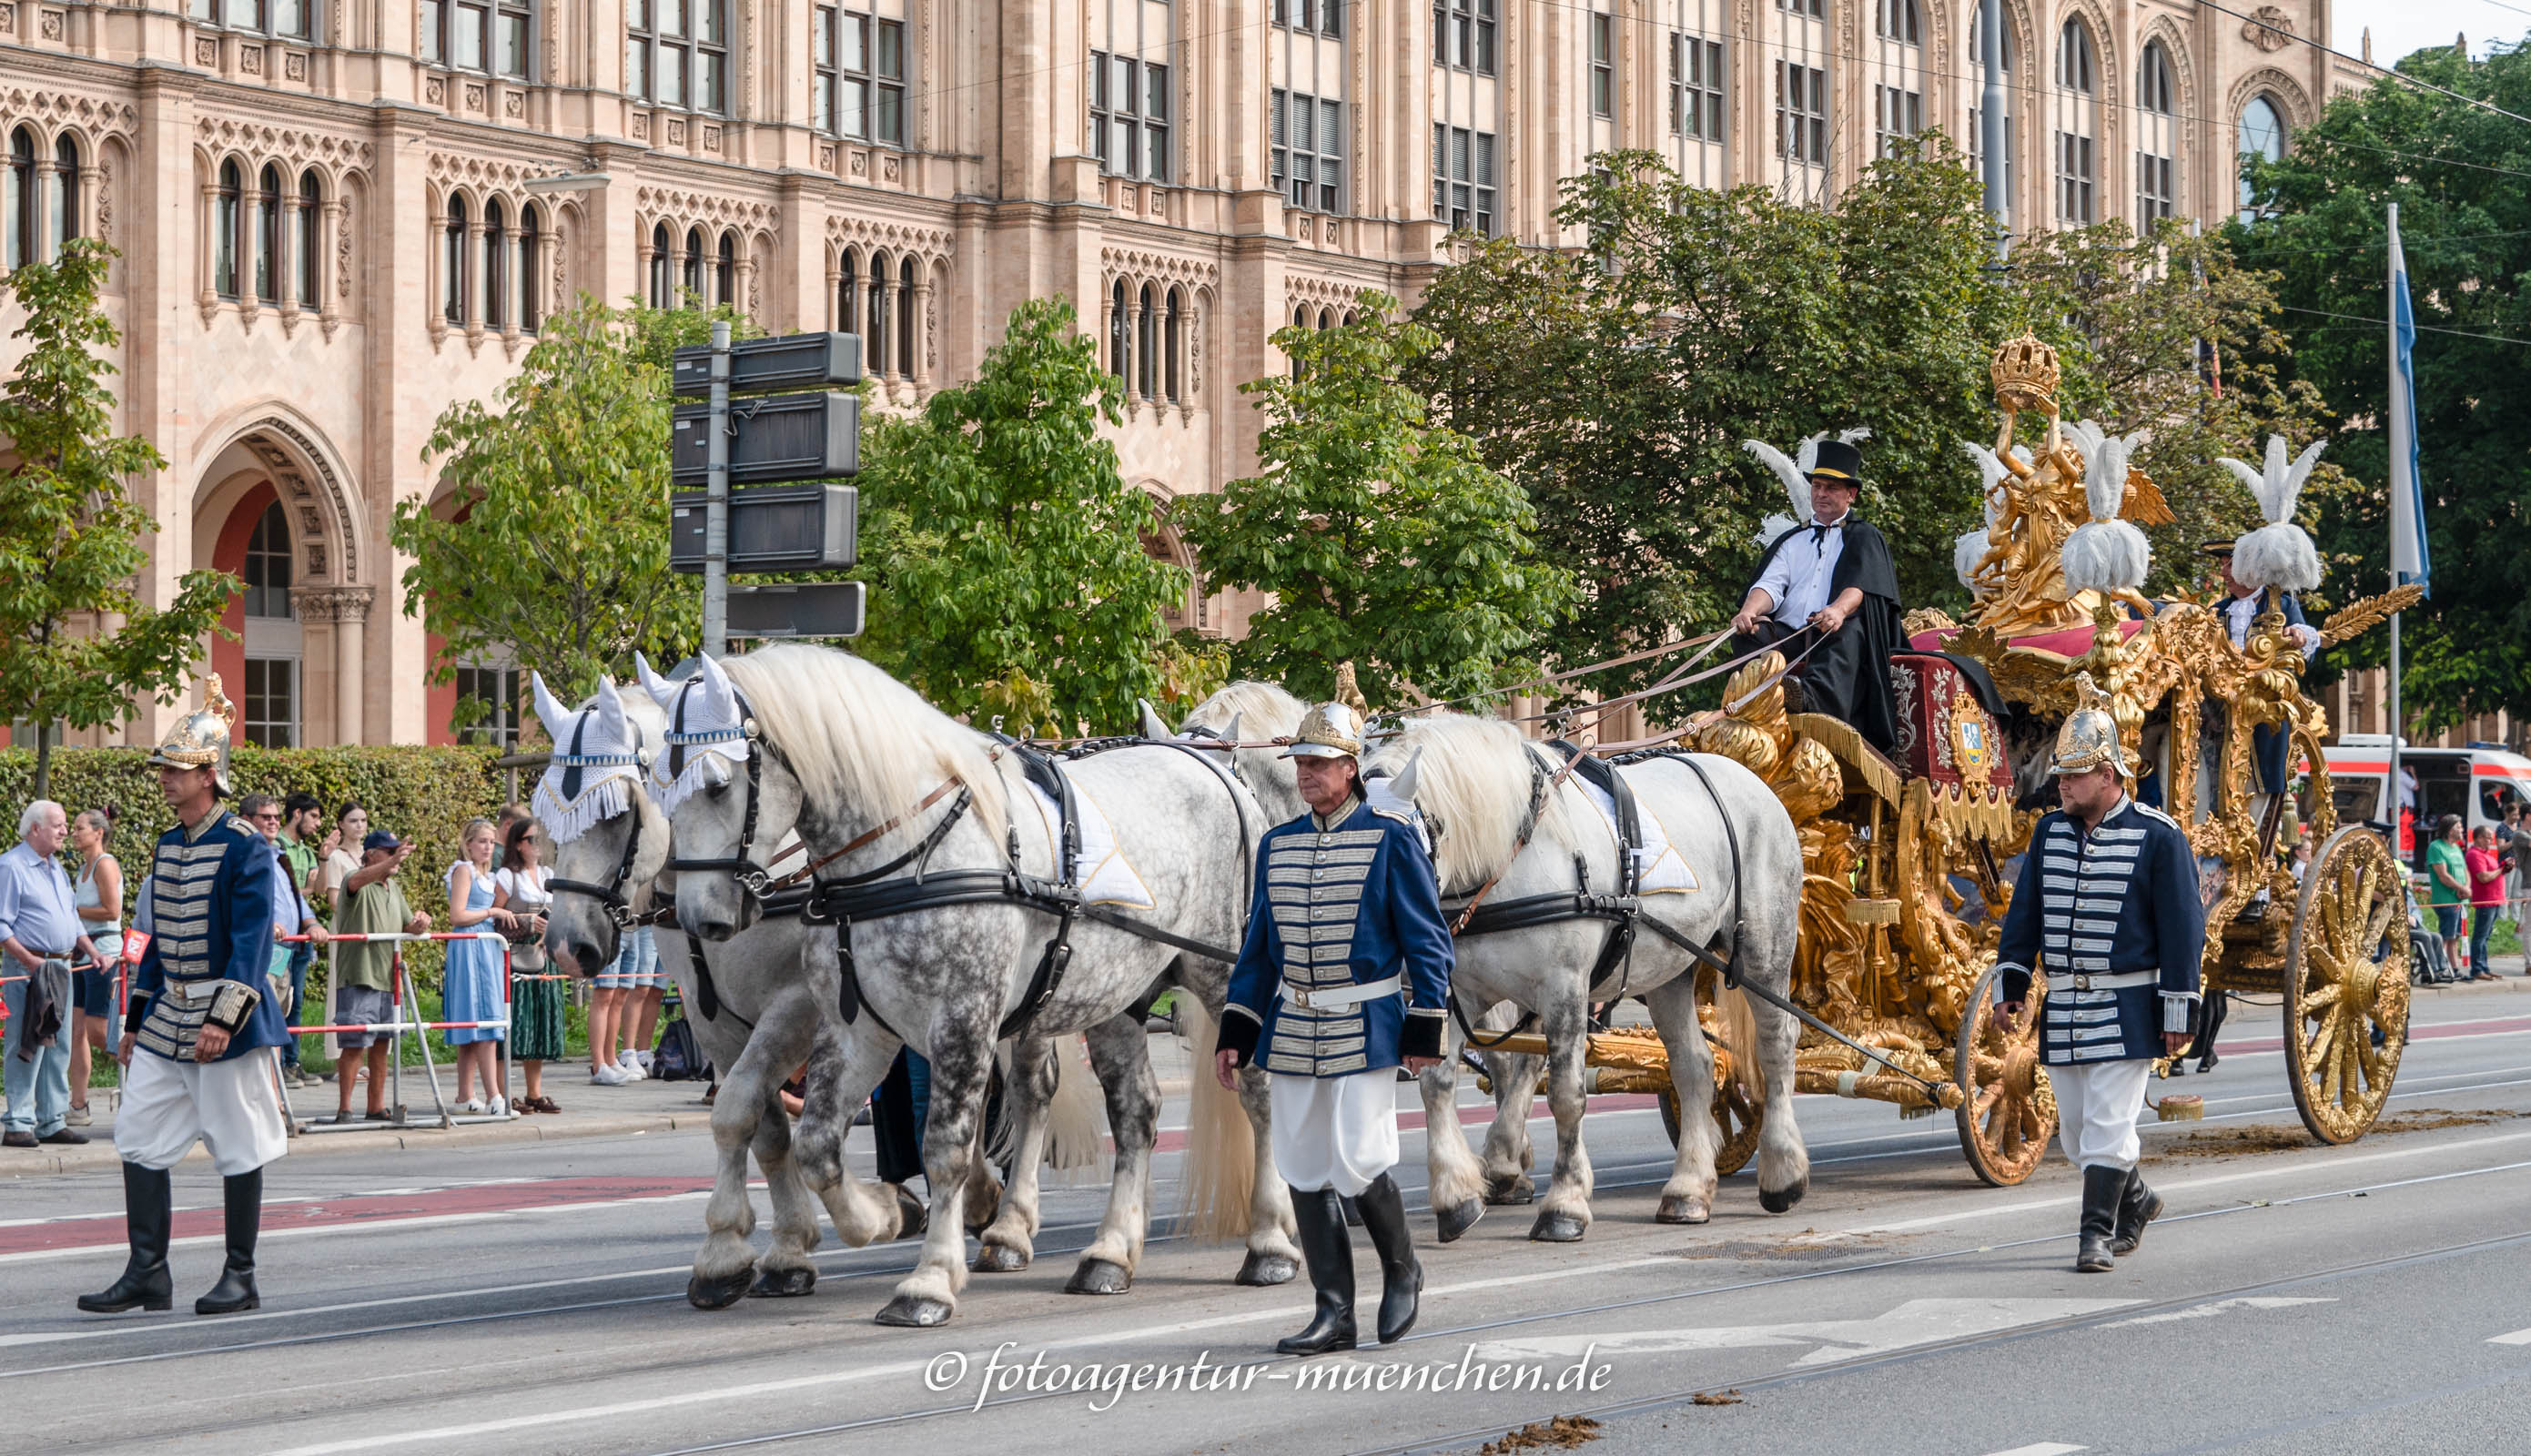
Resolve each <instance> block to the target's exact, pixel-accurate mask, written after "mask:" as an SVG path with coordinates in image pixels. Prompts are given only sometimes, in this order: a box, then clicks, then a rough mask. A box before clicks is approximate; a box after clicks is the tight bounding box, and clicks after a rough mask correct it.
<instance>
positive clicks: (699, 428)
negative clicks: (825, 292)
mask: <svg viewBox="0 0 2531 1456" xmlns="http://www.w3.org/2000/svg"><path fill="white" fill-rule="evenodd" d="M847 337H849V336H847ZM729 428H730V436H729V481H730V483H731V484H733V485H757V484H767V485H769V484H780V483H783V482H786V481H791V480H831V479H833V478H835V477H836V476H852V475H858V474H860V472H861V468H862V460H861V444H862V402H861V397H860V396H859V395H851V394H781V395H775V396H774V397H772V398H771V399H752V400H743V401H739V402H736V403H733V404H732V405H731V406H730V408H729ZM710 449H711V407H710V406H709V405H679V406H677V411H676V422H675V423H674V425H673V426H671V427H670V429H669V431H668V481H669V483H670V484H672V485H677V486H681V487H692V486H700V485H703V484H704V483H705V471H706V469H707V462H708V459H709V453H708V452H709V451H710Z"/></svg>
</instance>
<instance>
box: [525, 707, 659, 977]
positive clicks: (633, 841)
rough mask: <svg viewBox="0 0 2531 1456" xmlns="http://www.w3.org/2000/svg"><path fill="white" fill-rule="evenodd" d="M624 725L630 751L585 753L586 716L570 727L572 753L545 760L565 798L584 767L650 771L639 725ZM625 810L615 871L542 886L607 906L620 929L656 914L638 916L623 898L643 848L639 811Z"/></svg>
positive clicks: (551, 881)
mask: <svg viewBox="0 0 2531 1456" xmlns="http://www.w3.org/2000/svg"><path fill="white" fill-rule="evenodd" d="M626 726H628V727H630V728H631V729H632V730H633V752H631V753H629V754H584V753H582V752H581V741H582V738H583V736H584V735H585V734H587V733H588V732H589V719H588V718H586V717H584V718H582V719H581V720H580V722H579V724H578V725H577V726H576V727H574V728H573V729H572V732H571V752H569V753H567V754H557V755H555V756H553V757H552V758H551V759H549V760H548V761H549V762H551V763H553V764H555V765H557V766H559V767H561V768H562V770H563V782H562V792H563V795H564V797H565V798H566V799H570V798H573V797H576V796H577V791H578V789H579V782H578V780H579V774H580V771H581V770H582V769H584V768H628V767H629V768H634V769H637V770H640V771H642V772H647V771H648V770H649V767H650V756H649V754H648V753H647V751H646V750H645V749H644V747H643V745H642V725H641V724H639V723H628V724H627V725H626ZM640 792H641V785H640V784H638V783H637V784H635V785H634V793H635V795H637V796H638V795H639V794H640ZM625 812H627V813H629V814H631V815H632V816H633V828H632V832H630V833H628V834H626V835H625V836H624V854H623V856H622V857H621V858H619V859H618V860H617V861H616V862H615V872H614V874H613V875H611V876H609V877H608V878H607V880H606V882H605V883H604V884H592V883H591V882H590V881H588V880H585V879H549V880H546V881H545V889H546V891H547V892H548V893H556V894H574V895H587V896H588V897H589V898H591V899H592V900H594V901H596V902H597V903H598V904H600V905H602V906H604V907H606V914H607V918H608V919H610V920H612V921H614V922H615V927H616V928H617V929H619V930H629V929H632V928H633V927H634V926H635V925H638V924H642V923H643V922H644V921H645V920H648V919H655V918H656V915H657V913H656V912H652V914H651V916H647V917H646V916H642V915H637V914H635V913H634V910H633V906H632V903H631V902H630V901H628V900H626V899H625V898H624V883H625V881H626V880H628V879H631V878H632V877H633V860H634V857H635V856H636V855H637V854H639V853H640V851H641V848H642V819H641V811H640V810H639V809H638V808H637V807H636V806H634V805H633V804H632V803H630V802H629V801H628V802H627V803H626V805H625Z"/></svg>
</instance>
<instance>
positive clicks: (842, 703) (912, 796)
mask: <svg viewBox="0 0 2531 1456" xmlns="http://www.w3.org/2000/svg"><path fill="white" fill-rule="evenodd" d="M721 666H722V668H723V669H724V670H725V671H727V672H728V674H729V677H730V681H731V682H732V683H733V684H735V685H736V686H737V688H738V690H739V691H740V692H741V693H744V694H745V695H747V700H748V704H749V706H750V707H752V708H753V709H754V711H755V713H756V720H757V723H758V724H759V726H760V727H761V728H762V729H763V730H764V734H765V737H766V738H767V739H769V740H770V741H772V742H774V743H777V744H779V745H781V747H782V752H783V755H784V756H785V757H787V758H788V759H789V761H790V764H791V769H792V771H793V772H794V773H796V774H797V775H799V778H800V789H801V792H802V793H803V794H805V795H807V796H808V799H809V801H810V802H811V803H812V804H815V805H817V806H819V807H820V809H821V811H823V812H828V813H830V814H831V813H832V812H833V811H834V810H835V809H837V808H839V807H841V806H845V805H852V806H857V807H859V808H860V809H861V810H862V812H865V813H867V814H869V815H871V816H872V817H873V818H885V817H888V816H890V815H893V814H900V813H905V812H909V811H911V810H912V809H913V808H914V806H915V804H916V803H917V802H918V801H920V800H921V799H922V798H923V796H924V795H926V794H928V793H930V792H931V791H932V790H933V789H934V788H937V787H938V786H939V784H940V781H941V780H942V779H944V778H954V779H956V780H958V781H959V782H960V783H962V784H964V785H966V786H967V788H968V789H969V790H970V791H971V792H973V793H974V795H975V798H976V803H975V812H976V815H977V817H978V818H979V819H981V820H982V821H983V822H984V823H986V824H999V823H1001V822H1002V821H1003V818H1004V815H1005V808H1004V802H1003V790H1002V778H1001V775H1000V774H999V773H996V772H995V771H994V769H993V760H992V758H991V756H989V755H988V754H987V753H986V752H985V749H984V738H983V737H982V736H981V735H979V734H977V733H976V732H975V731H974V730H973V729H970V728H968V727H966V726H965V725H964V724H962V723H960V722H958V721H957V720H956V719H954V718H952V717H950V716H949V715H948V714H946V713H944V712H942V711H940V710H939V709H938V708H936V707H933V706H932V705H931V704H929V703H928V702H926V701H924V700H923V699H922V696H921V695H919V694H917V693H916V692H915V691H914V690H913V689H911V688H909V687H907V686H905V685H904V684H903V683H900V682H898V681H897V680H896V679H894V678H892V677H890V676H888V675H887V673H886V672H885V671H883V670H881V669H880V668H879V667H877V666H876V665H875V664H873V663H871V662H869V661H866V660H865V659H863V658H860V657H856V656H854V655H852V654H851V653H849V652H839V651H836V650H835V649H834V648H832V647H822V646H818V645H816V644H812V643H783V644H777V645H774V646H769V647H762V648H759V649H758V650H756V651H753V652H750V653H748V654H747V655H745V656H743V657H731V658H728V659H726V660H725V661H723V662H722V664H721Z"/></svg>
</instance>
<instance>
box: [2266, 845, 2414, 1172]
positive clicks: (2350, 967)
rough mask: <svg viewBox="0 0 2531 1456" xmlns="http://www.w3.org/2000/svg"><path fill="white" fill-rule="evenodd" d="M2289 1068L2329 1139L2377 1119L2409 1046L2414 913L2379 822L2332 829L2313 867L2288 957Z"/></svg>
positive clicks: (2319, 1132)
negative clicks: (2409, 914)
mask: <svg viewBox="0 0 2531 1456" xmlns="http://www.w3.org/2000/svg"><path fill="white" fill-rule="evenodd" d="M2285 968H2286V978H2285V1002H2284V1013H2285V1056H2286V1062H2285V1067H2286V1070H2287V1072H2288V1074H2289V1075H2290V1076H2291V1077H2292V1080H2293V1095H2294V1106H2295V1107H2296V1108H2297V1109H2299V1110H2300V1111H2301V1113H2302V1125H2303V1126H2304V1127H2307V1128H2309V1129H2311V1135H2312V1136H2313V1137H2315V1138H2318V1139H2319V1140H2320V1141H2322V1142H2324V1143H2352V1142H2354V1141H2355V1140H2356V1139H2358V1138H2360V1137H2363V1136H2364V1133H2365V1130H2366V1129H2368V1128H2370V1127H2372V1126H2373V1119H2374V1118H2376V1117H2379V1116H2380V1115H2381V1113H2382V1104H2383V1102H2384V1101H2386V1100H2387V1099H2388V1098H2389V1097H2390V1082H2391V1079H2392V1078H2394V1077H2396V1076H2397V1075H2398V1071H2399V1055H2400V1053H2401V1052H2403V1051H2405V1050H2406V1049H2407V1045H2408V917H2407V907H2406V904H2405V903H2404V897H2403V896H2402V894H2401V888H2400V884H2399V867H2398V866H2397V864H2396V863H2394V862H2393V861H2392V860H2391V858H2390V846H2388V845H2386V844H2384V843H2383V842H2382V838H2381V836H2380V835H2378V834H2375V833H2373V832H2372V831H2371V830H2369V829H2364V828H2358V827H2354V826H2349V827H2347V828H2343V829H2340V830H2338V831H2337V832H2336V833H2334V834H2333V835H2331V836H2330V837H2329V843H2328V844H2326V845H2324V846H2322V848H2321V851H2320V853H2319V855H2317V856H2316V857H2314V859H2313V860H2312V862H2311V867H2310V868H2308V869H2305V870H2304V871H2303V881H2302V898H2301V902H2300V903H2299V904H2298V905H2297V906H2296V907H2295V910H2294V922H2293V939H2292V941H2291V946H2290V949H2289V951H2288V953H2287V956H2286V960H2285Z"/></svg>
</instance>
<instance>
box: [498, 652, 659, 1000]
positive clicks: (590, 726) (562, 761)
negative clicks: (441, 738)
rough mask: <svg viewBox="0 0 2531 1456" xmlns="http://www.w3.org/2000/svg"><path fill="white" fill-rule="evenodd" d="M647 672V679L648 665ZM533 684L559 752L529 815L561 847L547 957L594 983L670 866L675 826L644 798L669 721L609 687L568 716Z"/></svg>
mask: <svg viewBox="0 0 2531 1456" xmlns="http://www.w3.org/2000/svg"><path fill="white" fill-rule="evenodd" d="M642 667H643V670H644V671H646V672H647V670H648V667H649V664H647V663H643V664H642ZM530 680H531V682H532V683H533V684H534V689H535V706H536V718H537V720H538V721H539V722H541V723H542V724H543V725H544V730H545V736H546V737H548V738H550V739H552V740H553V744H554V753H553V756H551V757H549V758H548V759H546V761H545V771H544V774H543V776H542V777H540V778H538V779H537V780H536V786H535V789H534V794H533V799H532V806H531V807H532V808H533V809H534V812H535V816H536V818H537V820H538V821H539V822H540V823H542V824H543V825H544V827H545V833H546V834H547V836H549V837H550V838H551V839H552V841H553V845H554V860H553V879H552V882H551V886H550V887H551V888H552V889H553V890H554V891H555V894H554V899H553V904H552V906H551V907H550V908H549V909H548V910H547V911H546V914H545V938H544V945H545V953H546V954H547V955H549V956H551V957H553V960H554V963H555V964H556V965H559V966H565V967H569V968H570V969H571V970H573V971H576V972H578V973H580V974H581V975H584V976H594V975H596V974H597V973H598V972H599V971H600V970H602V969H604V968H605V967H606V966H607V965H608V964H609V963H610V962H612V961H613V960H614V959H615V955H616V951H617V949H618V942H619V939H620V937H621V935H622V933H623V931H624V929H625V927H626V925H627V924H629V923H630V922H631V920H632V918H633V917H634V916H635V915H637V914H640V913H641V912H642V911H643V910H645V909H646V908H647V899H648V885H649V883H650V881H651V880H652V879H653V878H655V877H656V876H657V875H658V873H659V867H660V865H661V864H662V863H664V862H665V861H666V860H667V858H668V822H667V819H666V817H665V816H664V815H662V814H659V813H658V812H655V811H653V810H652V809H651V807H650V805H649V803H648V802H647V795H645V794H644V793H643V792H642V775H643V772H644V770H645V768H646V767H647V764H648V762H649V760H650V757H651V756H652V755H654V754H656V753H657V752H658V750H659V738H660V730H661V726H662V723H663V721H664V720H663V719H662V717H661V715H660V713H659V711H658V709H657V708H656V707H655V706H653V705H652V703H651V702H650V701H649V700H648V699H647V698H645V697H643V696H642V695H639V694H636V695H633V696H632V697H629V698H628V697H626V696H624V695H623V694H620V693H618V692H617V691H616V689H615V685H614V684H613V683H610V682H606V681H604V680H602V679H601V680H600V681H599V683H598V685H597V692H596V693H594V694H592V695H591V697H590V698H589V699H588V700H586V701H584V702H582V703H581V705H580V706H578V707H576V708H566V707H564V706H563V705H562V703H561V702H560V701H559V700H556V699H555V698H554V696H553V694H552V693H551V692H549V691H547V689H546V688H545V682H544V679H543V678H542V677H541V676H537V675H534V674H531V675H530Z"/></svg>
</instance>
